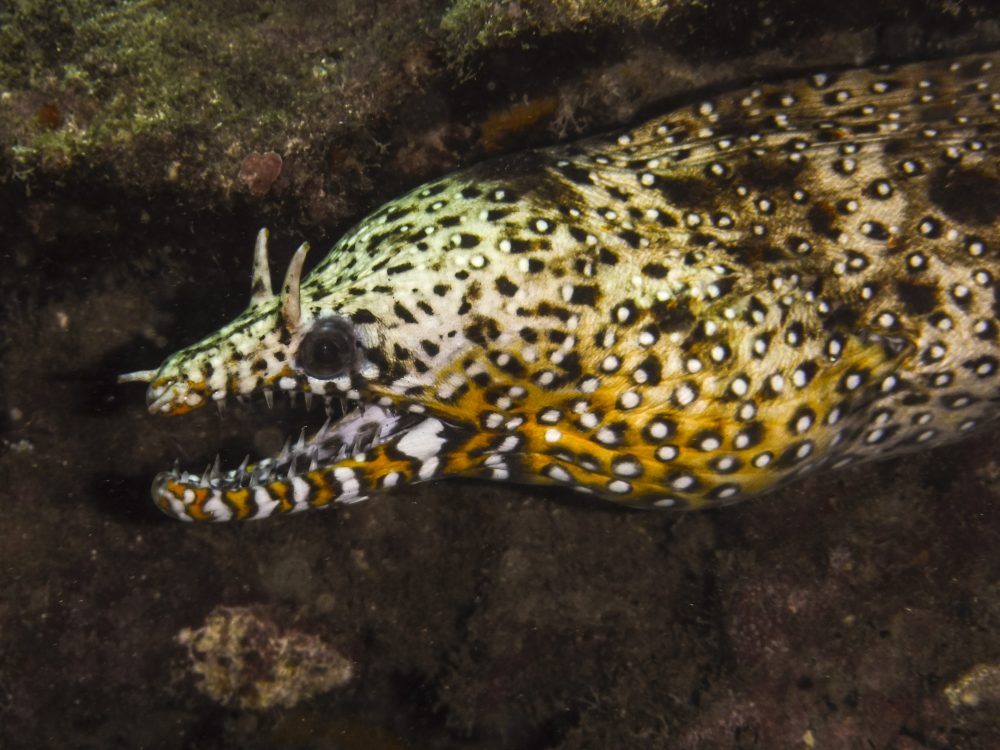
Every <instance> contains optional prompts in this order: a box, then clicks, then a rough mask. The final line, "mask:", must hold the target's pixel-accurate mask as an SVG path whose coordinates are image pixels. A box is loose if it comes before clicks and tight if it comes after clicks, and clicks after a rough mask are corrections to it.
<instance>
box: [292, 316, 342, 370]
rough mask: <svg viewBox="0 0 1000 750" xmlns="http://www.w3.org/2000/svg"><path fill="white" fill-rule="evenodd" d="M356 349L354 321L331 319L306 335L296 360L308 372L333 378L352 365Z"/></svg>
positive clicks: (316, 326) (322, 321) (319, 323)
mask: <svg viewBox="0 0 1000 750" xmlns="http://www.w3.org/2000/svg"><path fill="white" fill-rule="evenodd" d="M356 348H357V339H356V338H355V336H354V329H353V328H352V326H351V324H350V323H348V322H347V321H346V320H344V319H343V318H327V319H324V320H321V321H319V322H318V323H316V325H315V326H313V328H312V330H311V331H309V333H307V334H306V335H305V336H304V337H303V338H302V343H301V344H299V350H298V354H297V355H296V363H297V364H298V366H299V368H301V369H302V370H303V372H305V373H306V375H308V376H310V377H312V378H318V379H320V380H330V379H331V378H335V377H337V376H338V375H342V374H344V372H346V371H347V370H349V369H350V368H351V365H352V364H353V363H354V355H355V350H356Z"/></svg>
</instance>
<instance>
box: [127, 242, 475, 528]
mask: <svg viewBox="0 0 1000 750" xmlns="http://www.w3.org/2000/svg"><path fill="white" fill-rule="evenodd" d="M308 249H309V247H308V245H302V246H301V247H300V248H299V249H298V250H297V251H296V253H295V255H294V256H293V258H292V261H291V264H290V266H289V269H288V272H287V274H286V276H285V281H284V283H283V285H282V288H281V290H280V291H279V292H277V293H275V292H272V289H271V279H270V271H269V267H268V258H267V231H266V230H263V229H262V230H261V231H260V233H259V234H258V236H257V244H256V251H255V259H254V272H253V286H252V296H251V302H250V305H249V307H248V308H247V309H246V310H245V311H244V312H243V313H242V314H241V315H239V316H238V317H237V318H236V319H235V320H233V321H232V322H231V323H229V324H228V325H226V326H224V327H222V328H221V329H220V330H218V331H217V332H215V333H213V334H212V335H211V336H209V337H207V338H205V339H203V340H202V341H200V342H198V343H196V344H194V345H192V346H189V347H186V348H184V349H182V350H180V351H178V352H176V353H175V354H173V355H171V356H170V357H169V358H168V359H167V360H166V361H165V362H164V363H163V364H162V365H161V366H160V367H159V369H157V370H151V371H140V372H135V373H130V374H128V375H123V376H121V377H120V378H119V380H120V382H148V383H149V387H148V391H147V397H146V401H147V406H148V408H149V411H150V412H151V413H153V414H158V415H168V416H170V415H180V414H185V413H188V412H190V411H193V410H195V409H198V408H200V407H202V406H205V405H206V404H208V403H212V402H215V403H217V404H218V405H219V406H220V410H221V409H222V408H223V407H224V405H225V403H226V402H227V400H229V399H231V398H234V397H235V398H239V399H243V398H245V397H251V396H258V397H260V396H261V394H262V397H263V399H264V400H265V401H266V402H267V403H268V404H269V405H270V404H272V403H273V400H274V398H275V394H276V393H281V392H285V393H287V394H289V395H291V396H292V398H293V400H294V399H295V396H297V395H302V396H303V398H304V400H305V402H306V404H307V408H308V405H309V404H310V403H311V402H312V401H313V400H314V399H315V398H317V397H321V398H323V399H324V400H325V402H326V405H327V412H328V413H329V414H331V415H339V418H334V416H331V419H328V420H327V422H326V424H325V425H324V426H323V427H322V428H320V429H319V430H317V431H316V432H314V433H313V434H312V435H311V436H308V437H307V436H306V432H305V430H303V433H302V435H301V436H300V438H299V440H298V441H297V442H294V443H291V442H289V443H288V444H286V447H285V449H284V450H283V451H282V452H281V453H280V454H279V455H277V456H273V457H270V458H265V459H263V460H261V461H259V462H257V463H253V464H251V463H248V462H247V461H244V463H243V464H242V465H241V466H239V467H238V468H236V469H233V470H228V471H224V470H222V469H221V468H220V466H219V462H218V460H217V461H216V463H215V465H214V466H213V467H210V468H208V469H206V470H205V472H203V473H202V474H194V473H190V472H186V471H180V470H177V469H174V470H172V471H168V472H163V473H161V474H159V475H158V476H157V477H156V479H155V481H154V483H153V491H152V492H153V499H154V501H155V502H156V504H157V505H158V506H159V507H160V508H161V509H162V510H163V511H164V512H165V513H167V514H168V515H170V516H173V517H175V518H177V519H180V520H195V521H227V520H235V519H239V520H242V519H250V518H262V517H266V516H269V515H272V514H274V513H281V512H294V511H299V510H304V509H306V508H310V507H324V506H326V505H328V504H330V503H332V502H334V501H336V502H341V503H347V502H355V501H358V500H362V499H365V497H366V496H367V494H368V493H370V492H372V491H375V490H379V489H382V488H389V487H392V486H394V485H395V484H396V483H399V482H403V481H414V480H424V479H430V478H431V477H433V476H436V475H437V474H438V473H439V470H440V468H441V463H440V461H439V459H438V457H437V456H438V453H439V452H440V451H441V449H442V447H443V446H444V445H445V443H447V442H448V441H449V440H450V439H451V438H454V437H457V436H458V435H459V434H463V435H464V434H468V433H469V432H471V431H472V430H471V428H470V427H469V426H462V425H461V423H460V422H461V421H460V420H459V419H456V418H455V416H454V415H451V418H450V419H448V421H445V420H443V419H441V418H438V417H428V416H425V415H426V414H427V412H428V408H427V405H426V404H425V401H426V399H422V398H421V397H420V396H421V394H422V392H423V389H422V388H420V387H419V386H418V385H416V384H415V383H414V384H413V386H412V387H408V381H407V379H406V378H405V377H403V378H400V377H399V375H400V372H399V370H400V369H401V368H400V364H399V362H398V360H397V359H396V353H398V352H400V351H401V349H400V347H399V338H398V337H399V335H400V334H402V335H404V336H409V337H412V335H413V331H402V332H400V331H398V330H396V331H393V330H390V329H388V328H386V326H385V325H383V324H382V323H381V322H380V320H379V318H377V317H376V314H377V312H378V310H377V309H373V308H374V307H375V306H374V305H372V304H371V300H368V301H366V302H365V303H364V304H366V305H367V306H366V307H364V308H361V307H359V305H358V304H353V305H352V304H351V302H350V298H351V297H352V296H353V297H354V298H355V299H357V297H358V296H359V295H357V288H356V287H353V291H354V294H353V295H352V293H351V292H352V288H351V287H349V288H347V289H344V288H343V285H334V287H333V288H329V287H327V286H326V285H324V284H322V283H316V284H312V285H307V284H302V283H301V282H300V279H301V275H302V267H303V263H304V261H305V257H306V253H307V252H308ZM376 275H377V271H376ZM343 295H346V299H343V300H342V299H341V297H342V296H343ZM386 299H387V300H390V304H392V305H393V306H394V307H395V308H396V310H395V311H396V314H397V315H398V313H399V310H400V304H399V302H398V301H392V300H393V298H392V297H390V296H386ZM414 322H415V321H414ZM427 336H428V338H425V339H424V342H425V346H426V347H438V346H439V345H437V344H432V343H431V341H430V338H434V337H433V336H432V334H430V333H428V334H427ZM394 350H395V353H394ZM390 362H394V363H395V367H393V366H392V365H390ZM408 390H409V393H408V392H407V391H408Z"/></svg>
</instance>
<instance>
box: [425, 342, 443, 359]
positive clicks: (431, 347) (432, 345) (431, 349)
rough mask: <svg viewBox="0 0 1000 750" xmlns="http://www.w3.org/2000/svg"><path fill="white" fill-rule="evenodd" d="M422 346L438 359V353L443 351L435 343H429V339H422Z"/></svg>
mask: <svg viewBox="0 0 1000 750" xmlns="http://www.w3.org/2000/svg"><path fill="white" fill-rule="evenodd" d="M420 346H421V348H422V349H423V350H424V351H425V352H427V354H429V355H430V356H431V357H436V356H437V354H438V352H439V351H441V347H440V346H438V345H437V344H435V343H434V342H433V341H428V340H427V339H421V341H420Z"/></svg>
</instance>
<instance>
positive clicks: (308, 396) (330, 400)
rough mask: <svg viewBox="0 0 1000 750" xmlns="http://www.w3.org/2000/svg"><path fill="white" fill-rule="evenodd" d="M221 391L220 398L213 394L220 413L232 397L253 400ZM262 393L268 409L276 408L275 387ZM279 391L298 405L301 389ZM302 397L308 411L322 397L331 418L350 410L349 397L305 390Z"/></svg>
mask: <svg viewBox="0 0 1000 750" xmlns="http://www.w3.org/2000/svg"><path fill="white" fill-rule="evenodd" d="M221 393H222V395H221V396H219V397H218V398H216V397H214V396H213V400H214V401H215V406H216V407H217V408H218V410H219V414H224V413H225V411H226V406H227V405H228V403H229V400H230V399H231V398H233V399H235V400H236V402H237V403H239V404H244V405H245V404H249V403H251V401H253V397H252V396H247V395H243V394H239V395H236V396H230V395H229V393H227V392H224V391H223V392H221ZM261 393H263V395H264V403H265V404H267V408H268V409H273V408H274V389H273V388H265V389H264V390H263V391H261ZM278 393H279V394H281V393H284V394H286V395H287V396H288V403H289V405H290V406H292V407H294V406H295V405H296V404H295V402H296V399H297V397H298V395H299V391H294V390H288V391H286V390H284V389H283V388H281V389H278ZM302 397H303V401H304V402H305V407H306V411H312V408H313V406H314V405H315V404H316V403H318V402H319V400H320V399H322V400H323V407H324V408H325V409H326V416H328V417H331V418H332V417H333V416H334V415H335V414H338V413H339V414H346V413H347V411H348V409H349V408H350V402H349V401H347V399H344V398H337V397H335V396H318V395H317V394H315V393H313V392H312V391H305V392H303V394H302ZM338 405H339V406H340V411H339V412H338V411H337V406H338Z"/></svg>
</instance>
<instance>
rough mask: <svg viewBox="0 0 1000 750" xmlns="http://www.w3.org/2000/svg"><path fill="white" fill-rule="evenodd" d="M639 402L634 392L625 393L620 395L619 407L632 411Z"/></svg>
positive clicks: (639, 399)
mask: <svg viewBox="0 0 1000 750" xmlns="http://www.w3.org/2000/svg"><path fill="white" fill-rule="evenodd" d="M641 401H642V399H641V398H640V397H639V394H638V393H636V392H635V391H625V393H623V394H622V395H621V405H622V408H625V409H634V408H635V407H637V406H638V405H639V403H640V402H641Z"/></svg>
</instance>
